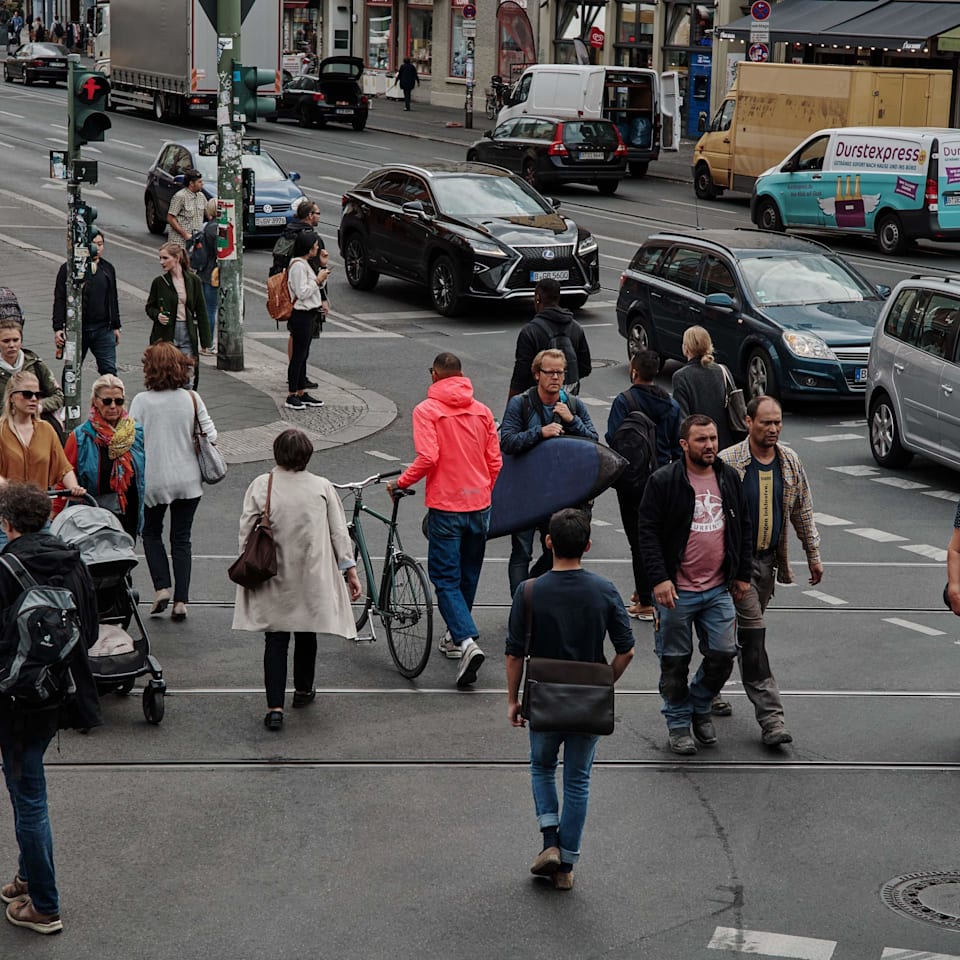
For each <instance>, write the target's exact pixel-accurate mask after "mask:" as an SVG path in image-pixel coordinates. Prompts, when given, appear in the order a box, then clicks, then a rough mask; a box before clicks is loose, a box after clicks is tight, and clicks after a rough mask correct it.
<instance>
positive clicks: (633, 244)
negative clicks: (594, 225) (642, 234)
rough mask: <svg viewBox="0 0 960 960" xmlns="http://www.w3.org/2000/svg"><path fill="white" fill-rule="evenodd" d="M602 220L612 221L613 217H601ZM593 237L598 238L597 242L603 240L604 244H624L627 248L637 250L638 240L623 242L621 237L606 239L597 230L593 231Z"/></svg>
mask: <svg viewBox="0 0 960 960" xmlns="http://www.w3.org/2000/svg"><path fill="white" fill-rule="evenodd" d="M600 219H601V220H612V219H613V218H612V217H601V218H600ZM591 236H594V237H596V238H597V240H603V242H604V243H622V244H623V245H624V246H625V247H632V248H633V249H634V250H636V249H637V241H636V240H621V239H620V238H619V237H605V236H604V235H603V234H602V233H597V232H596V231H595V230H593V231H591Z"/></svg>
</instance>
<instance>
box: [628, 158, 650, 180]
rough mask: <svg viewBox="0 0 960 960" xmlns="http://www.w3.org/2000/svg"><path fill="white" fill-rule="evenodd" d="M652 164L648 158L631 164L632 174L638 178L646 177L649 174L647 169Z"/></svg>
mask: <svg viewBox="0 0 960 960" xmlns="http://www.w3.org/2000/svg"><path fill="white" fill-rule="evenodd" d="M649 167H650V164H649V163H647V161H646V160H644V161H642V162H637V163H631V164H630V176H631V177H636V178H637V179H638V180H639V179H640V177H645V176H646V175H647V170H648V169H649Z"/></svg>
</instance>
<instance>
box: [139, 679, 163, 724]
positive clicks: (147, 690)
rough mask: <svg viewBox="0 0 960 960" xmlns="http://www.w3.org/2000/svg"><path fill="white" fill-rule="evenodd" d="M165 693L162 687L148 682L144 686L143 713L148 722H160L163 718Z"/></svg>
mask: <svg viewBox="0 0 960 960" xmlns="http://www.w3.org/2000/svg"><path fill="white" fill-rule="evenodd" d="M163 699H164V694H163V688H162V687H155V686H153V685H152V684H148V685H147V686H146V687H144V688H143V715H144V716H145V717H146V718H147V723H153V724H158V723H160V721H161V720H163V709H164V704H163Z"/></svg>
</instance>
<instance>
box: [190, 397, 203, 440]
mask: <svg viewBox="0 0 960 960" xmlns="http://www.w3.org/2000/svg"><path fill="white" fill-rule="evenodd" d="M187 393H189V394H190V399H191V400H192V401H193V435H194V436H197V434H200V433H203V430H201V429H200V410H199V408H198V407H197V395H196V394H195V393H194V392H193V391H192V390H188V391H187Z"/></svg>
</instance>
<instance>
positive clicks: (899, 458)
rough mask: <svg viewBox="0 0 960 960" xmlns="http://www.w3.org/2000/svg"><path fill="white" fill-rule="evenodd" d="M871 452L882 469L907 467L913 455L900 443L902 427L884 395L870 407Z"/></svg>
mask: <svg viewBox="0 0 960 960" xmlns="http://www.w3.org/2000/svg"><path fill="white" fill-rule="evenodd" d="M868 427H869V430H870V452H871V453H872V454H873V459H874V460H876V461H877V463H879V464H880V466H881V467H893V468H896V467H905V466H906V465H907V464H908V463H909V462H910V461H911V460H912V459H913V454H912V453H910V451H909V450H904V448H903V444H902V443H901V442H900V427H899V426H898V425H897V415H896V414H895V413H894V412H893V405H892V404H891V403H890V398H889V397H887V396H886V395H885V394H882V395H881V396H880V398H879V399H878V400H876V401H874V403H872V404H871V405H870V422H869V424H868Z"/></svg>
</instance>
